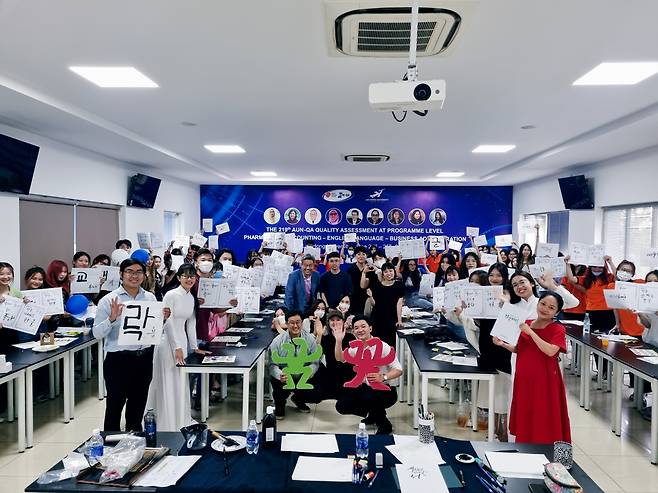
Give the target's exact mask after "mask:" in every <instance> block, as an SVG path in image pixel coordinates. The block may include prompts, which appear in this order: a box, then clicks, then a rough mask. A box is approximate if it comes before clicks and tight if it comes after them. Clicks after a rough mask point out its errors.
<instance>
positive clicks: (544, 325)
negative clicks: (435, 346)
mask: <svg viewBox="0 0 658 493" xmlns="http://www.w3.org/2000/svg"><path fill="white" fill-rule="evenodd" d="M563 303H564V302H563V300H562V297H561V296H560V295H559V294H557V293H554V292H552V291H547V292H545V293H543V294H542V295H541V297H540V298H539V302H538V303H537V320H534V321H527V322H526V323H523V324H521V335H520V336H519V340H518V342H517V343H516V346H512V345H510V344H507V343H505V342H503V341H501V340H500V339H498V338H497V337H494V344H497V345H499V346H503V347H505V348H507V349H508V350H510V351H512V352H516V353H517V357H516V375H515V377H514V388H513V391H512V407H511V411H510V425H509V427H510V432H511V433H512V434H513V435H515V436H516V441H517V442H522V443H544V444H546V443H553V442H555V441H558V440H560V441H564V442H571V427H570V424H569V411H568V409H567V395H566V391H565V388H564V381H563V380H562V373H561V371H560V366H559V364H558V353H559V352H563V353H565V352H566V348H567V342H566V337H565V332H564V326H563V325H562V324H561V323H559V322H555V321H554V318H555V316H556V315H557V314H558V313H559V312H560V310H561V309H562V306H563Z"/></svg>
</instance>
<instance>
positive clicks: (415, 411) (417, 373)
mask: <svg viewBox="0 0 658 493" xmlns="http://www.w3.org/2000/svg"><path fill="white" fill-rule="evenodd" d="M418 380H420V370H419V369H418V367H417V366H416V365H414V408H413V409H412V414H413V415H414V419H413V423H414V429H416V430H417V429H418V391H419V390H420V385H419V382H418Z"/></svg>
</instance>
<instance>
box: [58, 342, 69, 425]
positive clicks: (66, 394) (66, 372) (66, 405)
mask: <svg viewBox="0 0 658 493" xmlns="http://www.w3.org/2000/svg"><path fill="white" fill-rule="evenodd" d="M63 360H64V423H68V422H69V421H70V420H71V377H70V372H71V358H69V356H68V354H66V355H64V358H63ZM57 361H59V360H57Z"/></svg>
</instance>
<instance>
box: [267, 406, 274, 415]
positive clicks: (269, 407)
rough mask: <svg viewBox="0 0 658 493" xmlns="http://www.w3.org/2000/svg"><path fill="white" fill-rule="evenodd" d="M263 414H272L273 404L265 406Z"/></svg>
mask: <svg viewBox="0 0 658 493" xmlns="http://www.w3.org/2000/svg"><path fill="white" fill-rule="evenodd" d="M265 414H274V406H267V409H266V410H265Z"/></svg>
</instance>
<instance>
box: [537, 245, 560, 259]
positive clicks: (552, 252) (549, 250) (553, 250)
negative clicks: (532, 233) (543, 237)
mask: <svg viewBox="0 0 658 493" xmlns="http://www.w3.org/2000/svg"><path fill="white" fill-rule="evenodd" d="M559 251H560V245H559V244H558V243H537V251H536V252H535V258H536V257H550V258H556V257H557V254H558V252H559Z"/></svg>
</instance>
